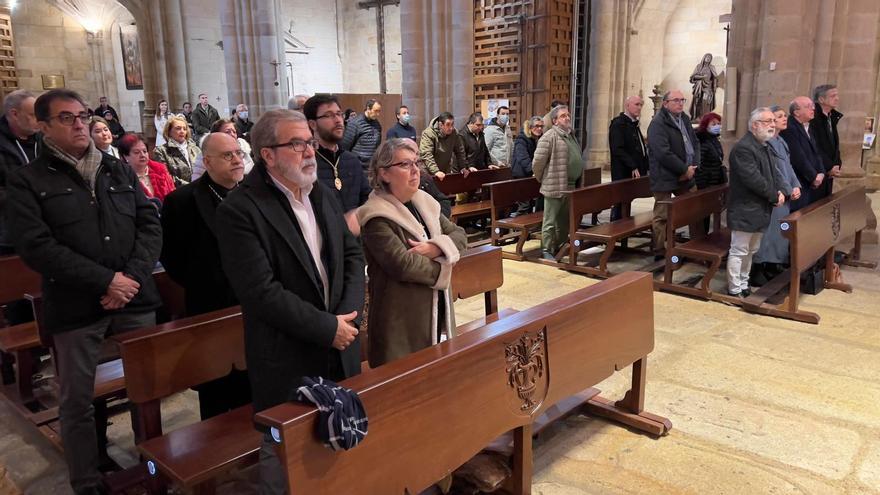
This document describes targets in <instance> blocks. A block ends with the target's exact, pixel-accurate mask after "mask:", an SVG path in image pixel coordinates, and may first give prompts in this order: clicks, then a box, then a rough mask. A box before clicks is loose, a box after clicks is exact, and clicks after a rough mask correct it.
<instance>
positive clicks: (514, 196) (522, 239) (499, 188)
mask: <svg viewBox="0 0 880 495" xmlns="http://www.w3.org/2000/svg"><path fill="white" fill-rule="evenodd" d="M485 187H486V188H487V189H488V190H489V203H490V205H491V211H490V218H491V219H492V235H491V237H490V238H491V239H492V244H493V245H495V246H498V245H500V244H501V243H502V242H503V241H504V240H506V239H508V238H511V237H515V238H516V239H517V242H516V252H515V253H502V254H501V255H502V256H503V257H505V258H508V259H514V260H517V261H522V260H523V259H525V257H524V256H523V245H525V243H526V241H528V240H529V237H530V235H531V233H532V232H534V231H535V230H536V229H540V228H541V224H542V223H543V219H544V212H543V211H536V212H531V213H526V214H522V215H517V216H515V217H512V216H510V212H511V210H513V209H515V208H516V206H517V204H518V203H523V202H529V201H532V200H534V199H536V198H539V197H541V193H540V191H539V190H540V189H541V183H540V182H538V180H537V179H535V178H534V177H527V178H525V179H512V180H505V181H501V182H492V183H489V184H486V185H485ZM503 230H508V231H510V234H508V235H504V234H503Z"/></svg>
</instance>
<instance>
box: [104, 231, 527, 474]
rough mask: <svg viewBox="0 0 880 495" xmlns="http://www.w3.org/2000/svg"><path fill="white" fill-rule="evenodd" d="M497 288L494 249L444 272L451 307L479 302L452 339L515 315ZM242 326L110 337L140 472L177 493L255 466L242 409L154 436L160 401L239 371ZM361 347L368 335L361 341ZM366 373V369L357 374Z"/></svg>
mask: <svg viewBox="0 0 880 495" xmlns="http://www.w3.org/2000/svg"><path fill="white" fill-rule="evenodd" d="M503 281H504V277H503V272H502V264H501V249H500V248H497V247H492V246H483V247H480V248H474V249H469V250H468V251H466V252H465V253H463V254H462V256H461V259H460V260H459V262H458V263H457V264H456V265H455V267H454V269H453V272H452V294H453V298H454V299H464V298H469V297H473V296H476V295H480V294H483V297H484V300H485V308H486V317H485V318H479V319H477V320H475V321H474V322H471V323H467V324H465V325H462V326H459V328H458V332H457V333H458V334H461V333H465V332H468V331H470V330H471V329H472V328H476V327H482V326H484V325H485V323H486V322H487V321H489V322H492V321H497V320H498V319H500V318H502V317H504V316H508V315H511V314H513V313H515V311H513V310H501V311H498V296H497V289H498V287H500V286H501V284H502V283H503ZM243 335H244V334H243V323H242V319H241V313H240V310H239V308H238V307H236V308H229V309H227V310H222V311H217V312H213V313H208V314H205V315H200V316H196V317H193V318H186V319H183V320H178V321H174V322H171V323H166V324H164V325H160V326H157V327H154V328H147V329H142V330H138V331H135V332H128V333H125V334H122V335H118V336H115V337H113V340H114V341H116V342H117V344H118V345H119V350H120V355H121V356H122V362H123V367H124V369H125V378H126V386H127V389H128V398H129V400H130V401H131V402H132V403H133V405H134V406H133V413H132V418H133V423H134V428H135V441H136V443H137V446H138V450H139V451H140V452H141V454H142V455H143V456H144V458H145V459H147V460H148V461H150V462H151V464H149V466H148V472H152V473H155V474H157V475H161V479H162V480H163V481H164V482H167V483H171V484H173V485H175V486H177V487H180V488H185V489H190V488H196V489H199V490H209V489H210V486H211V484H212V483H213V480H214V479H215V478H216V477H217V476H218V475H220V474H222V473H224V472H226V471H228V470H229V469H231V468H232V467H234V466H237V465H240V464H246V463H250V462H252V461H254V460H255V459H256V453H257V450H258V449H259V445H260V439H261V436H260V434H259V433H258V432H257V431H256V430H255V429H254V427H253V421H252V416H253V414H252V409H251V407H250V406H245V407H242V408H239V409H236V410H235V411H230V412H228V413H225V414H221V415H219V416H215V417H213V418H210V419H208V420H207V421H202V422H199V423H195V424H191V425H187V426H184V427H181V428H179V429H178V430H175V431H173V432H171V433H169V434H167V435H164V436H163V435H162V433H163V432H162V422H161V410H160V400H161V399H162V398H164V397H167V396H169V395H172V394H174V393H177V392H179V391H182V390H185V389H187V388H191V387H193V386H196V385H199V384H201V383H204V382H207V381H210V380H213V379H215V378H219V377H222V376H226V375H227V374H228V373H229V371H230V370H231V369H232V368H233V367H235V368H236V369H245V368H244V345H243V338H244V336H243ZM361 337H362V338H366V339H368V333H367V332H365V333H363V334H361ZM365 368H366V366H365Z"/></svg>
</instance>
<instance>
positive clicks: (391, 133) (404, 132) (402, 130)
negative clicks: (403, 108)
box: [385, 122, 418, 141]
mask: <svg viewBox="0 0 880 495" xmlns="http://www.w3.org/2000/svg"><path fill="white" fill-rule="evenodd" d="M417 134H418V133H417V132H416V128H415V127H413V126H411V125H409V124H407V125H401V124H400V122H398V123H396V124H394V127H392V128H391V129H388V132H387V133H385V139H392V138H408V139H412V140H413V141H415V140H416V136H417Z"/></svg>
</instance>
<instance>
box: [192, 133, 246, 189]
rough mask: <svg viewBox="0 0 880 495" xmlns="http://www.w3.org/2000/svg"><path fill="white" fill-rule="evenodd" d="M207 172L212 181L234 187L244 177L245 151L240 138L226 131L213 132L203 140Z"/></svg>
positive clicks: (228, 187) (203, 156)
mask: <svg viewBox="0 0 880 495" xmlns="http://www.w3.org/2000/svg"><path fill="white" fill-rule="evenodd" d="M202 159H203V160H204V163H205V172H206V173H207V174H208V176H209V177H210V178H211V180H212V181H214V182H216V183H217V184H220V185H221V186H223V187H225V188H227V189H232V188H233V187H235V186H236V184H238V183H239V182H241V180H242V179H243V178H244V153H242V151H241V146H239V144H238V139H236V138H234V137H232V136H230V135H229V134H226V133H224V132H212V133H211V134H208V135H207V136H206V137H205V139H204V141H202Z"/></svg>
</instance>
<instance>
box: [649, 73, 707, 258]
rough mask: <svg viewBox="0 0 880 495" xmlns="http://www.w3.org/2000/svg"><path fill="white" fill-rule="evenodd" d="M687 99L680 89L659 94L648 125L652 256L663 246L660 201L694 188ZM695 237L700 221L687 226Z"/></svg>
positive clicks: (695, 160)
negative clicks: (659, 103) (657, 108)
mask: <svg viewBox="0 0 880 495" xmlns="http://www.w3.org/2000/svg"><path fill="white" fill-rule="evenodd" d="M686 102H687V100H686V99H685V97H684V94H683V93H682V92H681V90H678V89H673V90H672V91H668V92H667V93H666V94H665V95H663V108H661V109H660V111H659V112H657V114H656V115H655V116H654V118H653V119H652V120H651V124H650V125H649V126H648V165H649V171H650V173H649V177H650V178H651V191H652V192H653V193H654V218H653V222H652V224H651V228H652V230H653V233H654V258H655V259H662V258H663V256H664V253H665V250H666V215H667V211H666V207H665V205H661V204H660V202H661V201H666V200H669V199H671V198H672V197H673V196H678V195H680V194H684V193H686V192H688V191H696V190H697V187H696V184H695V183H694V173H695V172H696V170H697V167H699V166H700V142H699V141H697V136H696V134H695V133H694V128H693V127H691V118H690V117H689V116H688V115H687V114H686V113H684V104H685V103H686ZM688 230H689V232H690V236H691V238H692V239H695V238H697V237H699V236H700V235H702V232H703V225H702V222H697V223H694V224H691V225H690V226H689V227H688Z"/></svg>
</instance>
